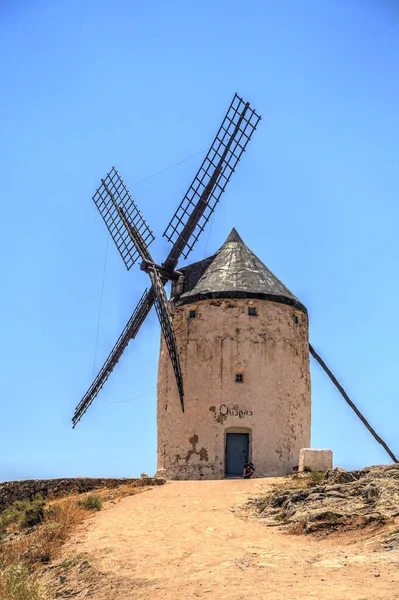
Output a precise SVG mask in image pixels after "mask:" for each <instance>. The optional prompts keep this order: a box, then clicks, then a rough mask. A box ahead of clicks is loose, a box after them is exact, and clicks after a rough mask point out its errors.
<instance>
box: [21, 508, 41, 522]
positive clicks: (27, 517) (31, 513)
mask: <svg viewBox="0 0 399 600" xmlns="http://www.w3.org/2000/svg"><path fill="white" fill-rule="evenodd" d="M43 519H44V508H43V506H42V505H40V504H35V505H33V506H30V507H29V508H27V509H26V510H25V512H24V516H23V518H22V520H21V527H24V528H25V527H34V526H35V525H39V523H41V522H42V521H43Z"/></svg>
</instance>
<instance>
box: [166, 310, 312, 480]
mask: <svg viewBox="0 0 399 600" xmlns="http://www.w3.org/2000/svg"><path fill="white" fill-rule="evenodd" d="M249 306H252V307H255V308H256V310H257V316H249V315H248V307H249ZM190 310H196V316H195V318H191V319H190V318H189V311H190ZM173 322H174V326H175V332H176V340H177V344H178V347H179V355H180V361H181V366H182V371H183V379H184V400H185V412H184V413H182V411H181V409H180V401H179V397H178V394H177V389H176V381H175V378H174V374H173V370H172V367H171V362H170V358H169V355H168V351H167V348H166V345H165V343H164V341H163V340H162V342H161V350H160V360H159V371H158V394H157V395H158V419H157V421H158V469H157V475H158V476H161V477H166V478H167V479H174V478H175V479H202V478H203V479H221V478H223V477H224V476H225V441H226V435H227V433H229V432H238V433H239V432H242V433H248V434H249V440H250V458H251V460H252V461H253V462H254V464H255V467H256V475H257V476H273V475H285V474H287V473H290V472H291V471H292V468H293V467H294V466H296V465H298V460H299V450H300V449H301V448H304V447H309V443H310V372H309V341H308V318H307V315H306V314H304V313H303V312H302V311H299V310H298V309H296V308H294V307H292V306H288V305H285V304H278V303H276V302H270V301H265V300H255V299H254V300H248V299H214V300H204V301H199V302H197V303H193V304H188V305H184V306H181V307H179V308H176V309H175V310H174V311H173ZM237 373H239V374H242V375H243V380H244V381H243V383H236V382H235V376H236V374H237Z"/></svg>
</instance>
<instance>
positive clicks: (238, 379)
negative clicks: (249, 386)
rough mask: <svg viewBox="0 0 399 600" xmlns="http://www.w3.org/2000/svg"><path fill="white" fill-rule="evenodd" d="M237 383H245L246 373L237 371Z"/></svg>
mask: <svg viewBox="0 0 399 600" xmlns="http://www.w3.org/2000/svg"><path fill="white" fill-rule="evenodd" d="M236 383H244V375H243V374H242V373H236Z"/></svg>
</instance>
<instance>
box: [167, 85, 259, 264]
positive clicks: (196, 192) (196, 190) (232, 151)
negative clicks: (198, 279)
mask: <svg viewBox="0 0 399 600" xmlns="http://www.w3.org/2000/svg"><path fill="white" fill-rule="evenodd" d="M260 119H261V117H260V115H258V114H257V113H256V112H255V110H254V109H253V108H251V107H250V105H249V103H248V102H244V100H243V99H242V98H240V97H239V96H238V95H237V94H235V96H234V98H233V101H232V103H231V104H230V107H229V109H228V111H227V113H226V116H225V118H224V120H223V122H222V124H221V126H220V128H219V131H218V133H217V134H216V137H215V139H214V141H213V143H212V146H211V147H210V149H209V151H208V153H207V155H206V157H205V158H204V160H203V162H202V165H201V166H200V168H199V170H198V172H197V174H196V176H195V177H194V180H193V182H192V184H191V186H190V187H189V189H188V191H187V193H186V195H185V196H184V198H183V200H182V201H181V203H180V205H179V207H178V209H177V211H176V212H175V214H174V216H173V217H172V219H171V221H170V223H169V225H168V227H167V228H166V230H165V232H164V234H163V235H164V237H166V238H167V239H168V240H169V241H170V242H172V244H175V243H176V242H177V241H178V240H179V237H180V236H181V235H182V233H183V230H184V228H185V227H186V225H187V223H188V221H189V218H190V216H191V214H192V213H193V211H194V210H195V208H196V206H197V205H198V202H199V201H200V200H201V198H202V199H203V201H204V202H205V203H206V206H205V207H204V208H203V209H202V214H201V216H200V218H199V220H198V222H197V223H196V226H195V229H194V231H193V232H191V233H190V235H189V237H188V239H185V240H184V241H185V248H184V249H183V251H182V254H183V256H184V258H187V256H188V255H189V253H190V252H191V250H192V249H193V247H194V244H195V243H196V242H197V240H198V238H199V236H200V234H201V232H202V231H203V230H204V228H205V226H206V224H207V223H208V221H209V219H210V217H211V215H212V213H213V211H214V210H215V206H216V204H217V203H218V202H219V199H220V196H221V195H222V193H223V192H224V190H225V188H226V185H227V184H228V182H229V181H230V178H231V175H232V174H233V173H234V170H235V167H236V165H237V163H238V161H239V160H240V158H241V155H242V153H243V152H244V151H245V148H246V146H247V144H248V142H249V140H250V139H251V136H252V134H253V132H254V131H255V129H256V127H257V125H258V123H259V121H260Z"/></svg>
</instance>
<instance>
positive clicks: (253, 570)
mask: <svg viewBox="0 0 399 600" xmlns="http://www.w3.org/2000/svg"><path fill="white" fill-rule="evenodd" d="M271 483H273V480H260V479H257V480H250V481H243V480H231V481H202V482H194V481H193V482H172V483H168V484H167V485H164V486H161V487H158V488H154V489H152V490H149V491H147V492H144V493H142V494H139V495H137V496H131V497H128V498H124V499H123V500H121V501H120V502H119V503H117V504H111V505H110V507H109V508H108V509H106V510H103V511H102V512H100V513H98V514H96V515H95V516H94V517H93V518H92V519H90V520H89V521H88V522H86V523H85V524H84V525H82V527H81V529H80V530H79V531H78V532H77V534H76V536H75V537H74V538H73V540H71V541H70V542H69V543H68V545H67V546H66V548H65V556H64V558H65V557H68V556H72V557H73V556H76V555H79V556H81V557H82V556H83V557H84V558H86V560H87V562H82V560H83V558H80V560H79V562H78V563H76V565H75V567H74V568H71V569H70V570H69V571H67V572H66V574H65V579H63V578H62V584H61V583H60V584H59V585H57V586H56V592H57V593H58V595H59V596H58V597H61V598H62V597H65V598H66V597H71V596H73V597H75V598H95V599H96V600H105V599H106V600H114V599H115V600H122V599H126V600H127V599H129V600H130V599H136V598H137V599H142V598H146V599H149V598H151V600H160V599H164V600H180V599H181V600H186V599H195V598H209V599H212V598H214V599H217V600H221V599H226V600H253V599H258V598H260V599H263V598H265V599H266V598H267V599H268V600H277V599H278V600H303V599H305V598H316V599H320V600H330V599H334V600H343V599H346V598H348V599H349V598H350V600H373V599H377V598H378V599H379V600H380V599H384V600H392V599H399V555H398V553H397V552H384V553H382V552H375V551H374V552H373V539H372V538H371V539H368V540H363V541H361V542H356V543H353V541H352V543H350V541H348V539H344V538H343V539H341V540H337V539H335V540H331V539H323V540H317V539H315V538H312V537H310V536H306V537H305V536H293V535H287V534H285V533H283V532H281V531H279V530H278V528H274V527H273V528H268V527H265V526H264V525H263V524H262V523H261V522H260V521H258V520H256V519H252V518H250V519H246V520H245V519H242V518H241V517H239V516H238V514H237V513H235V512H234V511H233V510H232V508H233V507H234V506H236V505H238V504H242V503H243V502H245V501H246V499H247V498H248V497H249V496H253V495H256V494H258V493H259V492H260V491H261V490H262V489H265V488H266V487H268V486H269V485H270V484H271ZM374 547H375V545H374ZM71 562H72V559H71ZM55 572H56V571H55ZM58 579H59V575H57V581H58ZM54 580H55V579H54Z"/></svg>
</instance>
